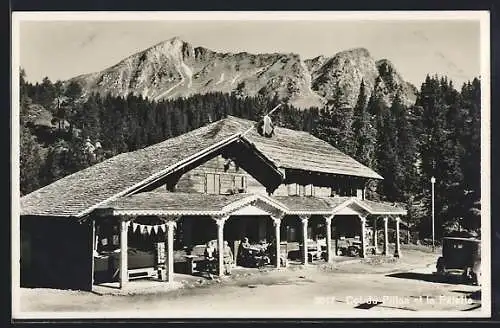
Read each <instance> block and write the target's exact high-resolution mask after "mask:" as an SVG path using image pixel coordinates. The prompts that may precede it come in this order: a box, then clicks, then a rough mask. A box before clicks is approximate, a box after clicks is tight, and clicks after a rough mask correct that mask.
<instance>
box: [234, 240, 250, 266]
mask: <svg viewBox="0 0 500 328" xmlns="http://www.w3.org/2000/svg"><path fill="white" fill-rule="evenodd" d="M250 247H251V246H250V242H249V240H248V238H247V237H244V238H243V240H242V241H241V243H240V247H239V248H238V256H237V260H238V264H239V265H242V266H247V265H248V258H249V255H250Z"/></svg>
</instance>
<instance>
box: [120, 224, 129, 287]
mask: <svg viewBox="0 0 500 328" xmlns="http://www.w3.org/2000/svg"><path fill="white" fill-rule="evenodd" d="M127 283H128V221H126V220H125V219H124V218H121V219H120V288H124V287H125V286H126V285H127Z"/></svg>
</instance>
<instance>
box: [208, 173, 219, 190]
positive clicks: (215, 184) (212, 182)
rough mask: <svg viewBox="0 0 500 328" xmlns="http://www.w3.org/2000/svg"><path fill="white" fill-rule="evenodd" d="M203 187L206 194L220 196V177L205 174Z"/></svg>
mask: <svg viewBox="0 0 500 328" xmlns="http://www.w3.org/2000/svg"><path fill="white" fill-rule="evenodd" d="M205 181H206V183H205V186H206V193H207V194H220V175H219V174H214V173H207V174H206V175H205Z"/></svg>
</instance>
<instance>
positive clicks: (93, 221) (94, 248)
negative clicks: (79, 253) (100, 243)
mask: <svg viewBox="0 0 500 328" xmlns="http://www.w3.org/2000/svg"><path fill="white" fill-rule="evenodd" d="M96 250H97V242H96V235H95V219H94V220H92V252H91V254H90V256H92V276H91V284H90V288H91V289H92V287H93V286H94V271H95V258H94V253H95V252H96Z"/></svg>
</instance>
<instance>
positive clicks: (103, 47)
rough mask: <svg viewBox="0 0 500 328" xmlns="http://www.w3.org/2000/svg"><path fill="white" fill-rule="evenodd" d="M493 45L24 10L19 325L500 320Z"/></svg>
mask: <svg viewBox="0 0 500 328" xmlns="http://www.w3.org/2000/svg"><path fill="white" fill-rule="evenodd" d="M489 30H490V22H489V13H488V12H487V11H484V12H480V11H457V12H451V11H434V12H397V11H395V12H361V11H359V12H328V11H324V12H43V13H42V12H13V14H12V31H13V34H12V37H13V38H12V61H13V67H12V72H13V74H12V90H13V92H12V108H13V111H12V126H13V127H14V128H13V130H12V131H13V134H12V140H13V147H12V149H13V153H12V163H13V176H12V182H13V185H12V190H13V194H12V204H13V216H12V223H13V224H12V237H13V238H12V241H13V245H12V246H13V247H12V249H13V272H12V277H13V281H12V291H13V299H12V308H13V317H14V319H59V318H66V319H67V318H75V319H76V318H179V319H182V318H220V319H228V318H391V319H396V318H423V317H433V318H436V317H443V318H465V317H466V318H472V317H482V318H485V317H490V316H491V279H490V278H491V274H490V261H491V258H490V247H491V246H490V203H489V199H490V197H489V194H490V181H489V179H490V178H489V177H490V167H489V165H490V164H489V163H490V153H489V151H490V150H489V149H490V147H489V143H490V141H489V140H490V139H489V136H490V119H489V115H490V114H489V113H490V94H489V90H490V58H489V54H490V44H489V42H490V37H489Z"/></svg>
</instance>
